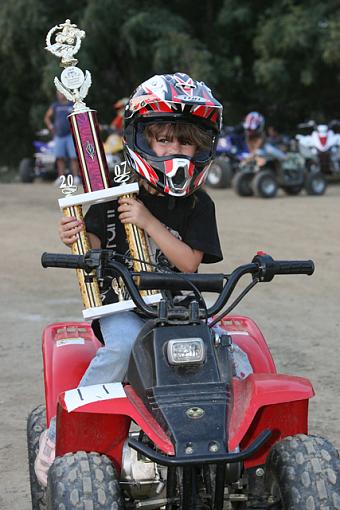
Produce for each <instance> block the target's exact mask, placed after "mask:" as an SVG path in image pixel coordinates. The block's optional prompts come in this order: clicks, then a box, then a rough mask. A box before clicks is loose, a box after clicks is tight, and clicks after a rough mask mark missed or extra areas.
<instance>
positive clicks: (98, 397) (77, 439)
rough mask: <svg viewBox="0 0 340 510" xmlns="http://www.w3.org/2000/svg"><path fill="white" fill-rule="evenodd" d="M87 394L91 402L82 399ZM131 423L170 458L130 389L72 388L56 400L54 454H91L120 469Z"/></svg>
mask: <svg viewBox="0 0 340 510" xmlns="http://www.w3.org/2000/svg"><path fill="white" fill-rule="evenodd" d="M91 388H92V389H91ZM89 393H92V397H91V398H89V397H88V396H86V394H87V395H88V394H89ZM70 396H71V398H70ZM91 400H92V401H91ZM131 420H133V421H134V422H135V423H136V424H137V425H138V426H139V427H140V428H141V429H142V430H143V431H144V433H145V434H146V435H147V436H148V437H149V438H150V439H151V440H152V441H153V442H154V443H155V445H157V447H158V448H159V449H160V450H161V451H162V452H163V453H165V454H166V455H174V453H175V450H174V446H173V444H172V443H171V441H170V439H169V437H168V436H167V435H166V433H165V432H164V431H163V429H162V428H161V427H160V425H159V424H158V423H157V422H156V421H155V420H154V418H153V417H152V416H151V415H150V413H149V411H148V410H147V409H146V407H145V405H144V403H143V402H142V400H141V399H140V398H139V396H138V395H137V394H136V392H135V391H134V389H133V388H132V387H131V386H130V385H126V386H124V388H123V386H122V384H121V383H110V384H102V385H99V384H98V385H95V386H92V387H87V388H76V389H75V390H70V391H66V392H64V393H62V394H61V395H60V396H59V401H58V409H57V443H56V454H57V455H65V454H66V453H69V452H75V451H80V450H84V451H87V452H91V451H95V452H99V453H103V454H105V455H107V456H108V457H110V458H111V459H112V460H113V462H114V463H115V465H116V467H117V468H118V469H120V465H121V457H122V449H123V445H124V442H125V440H126V439H127V436H128V432H129V427H130V422H131Z"/></svg>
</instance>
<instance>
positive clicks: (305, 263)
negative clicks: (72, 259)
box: [273, 260, 315, 275]
mask: <svg viewBox="0 0 340 510" xmlns="http://www.w3.org/2000/svg"><path fill="white" fill-rule="evenodd" d="M314 268H315V266H314V262H313V261H312V260H274V267H273V269H274V273H275V274H308V275H311V274H313V273H314Z"/></svg>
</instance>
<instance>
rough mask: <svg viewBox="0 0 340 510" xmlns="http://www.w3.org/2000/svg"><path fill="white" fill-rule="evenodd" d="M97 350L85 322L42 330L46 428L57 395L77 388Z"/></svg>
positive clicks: (55, 403) (98, 345)
mask: <svg viewBox="0 0 340 510" xmlns="http://www.w3.org/2000/svg"><path fill="white" fill-rule="evenodd" d="M100 346H101V344H100V342H99V341H98V340H97V338H96V337H95V335H94V333H93V331H92V328H91V326H90V325H89V324H88V323H86V322H59V323H54V324H50V325H49V326H47V327H46V328H45V329H44V331H43V337H42V350H43V363H44V383H45V399H46V419H47V424H48V425H49V423H50V420H51V418H52V417H53V416H55V415H56V412H57V401H58V396H59V394H60V393H63V392H64V391H66V390H69V389H71V388H76V387H77V386H78V384H79V381H80V380H81V378H82V376H83V375H84V372H85V370H86V369H87V367H88V365H89V363H90V361H91V359H92V358H93V356H94V355H95V353H96V351H97V349H98V348H99V347H100Z"/></svg>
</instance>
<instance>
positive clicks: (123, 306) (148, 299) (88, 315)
mask: <svg viewBox="0 0 340 510" xmlns="http://www.w3.org/2000/svg"><path fill="white" fill-rule="evenodd" d="M162 298H163V296H162V294H152V295H150V296H144V297H143V301H144V302H145V303H146V304H147V305H152V304H154V303H159V301H160V300H161V299H162ZM134 308H136V305H135V303H134V302H133V301H132V299H127V300H124V301H118V303H112V304H111V305H103V306H95V307H93V308H85V310H83V317H84V319H85V320H86V321H92V320H93V319H100V318H101V317H107V316H108V315H112V314H113V313H117V312H123V311H127V310H133V309H134Z"/></svg>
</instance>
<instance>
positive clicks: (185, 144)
mask: <svg viewBox="0 0 340 510" xmlns="http://www.w3.org/2000/svg"><path fill="white" fill-rule="evenodd" d="M151 148H152V150H153V151H154V152H155V153H156V155H157V156H158V157H163V156H171V155H173V154H181V155H183V156H187V157H189V158H192V157H193V156H194V154H195V152H196V150H197V146H196V145H194V144H191V143H190V142H189V141H186V140H184V139H181V140H179V139H178V138H177V137H176V136H172V135H169V134H167V128H166V127H165V128H164V129H160V130H159V133H157V134H156V135H155V136H153V137H152V140H151Z"/></svg>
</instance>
